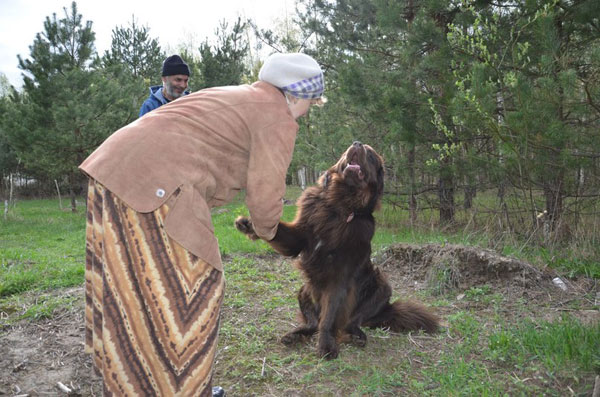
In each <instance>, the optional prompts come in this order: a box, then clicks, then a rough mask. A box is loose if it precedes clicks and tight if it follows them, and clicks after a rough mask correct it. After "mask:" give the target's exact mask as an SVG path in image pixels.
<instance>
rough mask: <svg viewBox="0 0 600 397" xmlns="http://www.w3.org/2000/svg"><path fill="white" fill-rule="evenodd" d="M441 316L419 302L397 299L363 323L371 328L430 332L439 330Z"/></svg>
mask: <svg viewBox="0 0 600 397" xmlns="http://www.w3.org/2000/svg"><path fill="white" fill-rule="evenodd" d="M439 324H440V320H439V318H438V317H437V316H436V315H435V314H433V313H432V312H431V311H430V310H429V309H428V308H426V307H425V306H423V305H422V304H420V303H417V302H411V301H399V300H397V301H395V302H394V303H387V304H386V305H385V306H384V307H383V308H382V309H381V311H380V312H379V313H377V314H376V315H375V316H373V317H372V318H370V319H369V320H368V321H366V322H365V323H364V324H363V325H365V326H367V327H371V328H389V329H390V331H392V332H404V331H417V330H420V329H423V330H425V331H427V332H429V333H434V332H436V331H437V330H438V327H439Z"/></svg>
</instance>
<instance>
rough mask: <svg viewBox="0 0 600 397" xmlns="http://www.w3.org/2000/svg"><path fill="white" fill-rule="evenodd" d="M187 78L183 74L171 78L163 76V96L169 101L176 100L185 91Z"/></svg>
mask: <svg viewBox="0 0 600 397" xmlns="http://www.w3.org/2000/svg"><path fill="white" fill-rule="evenodd" d="M188 79H189V77H188V76H186V75H185V74H175V75H173V76H163V78H162V81H163V87H164V89H165V94H166V95H165V96H166V97H167V99H169V100H173V99H177V98H179V97H180V96H182V95H183V93H184V91H185V90H186V89H187V86H188Z"/></svg>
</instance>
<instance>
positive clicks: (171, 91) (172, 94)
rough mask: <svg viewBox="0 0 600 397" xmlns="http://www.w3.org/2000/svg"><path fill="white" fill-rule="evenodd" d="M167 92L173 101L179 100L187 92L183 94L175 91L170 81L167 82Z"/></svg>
mask: <svg viewBox="0 0 600 397" xmlns="http://www.w3.org/2000/svg"><path fill="white" fill-rule="evenodd" d="M165 90H166V91H167V95H169V96H170V97H171V98H173V99H177V98H179V97H180V96H182V95H183V93H184V92H185V90H184V91H181V93H179V92H177V91H175V88H174V87H173V84H171V83H170V82H169V81H166V82H165Z"/></svg>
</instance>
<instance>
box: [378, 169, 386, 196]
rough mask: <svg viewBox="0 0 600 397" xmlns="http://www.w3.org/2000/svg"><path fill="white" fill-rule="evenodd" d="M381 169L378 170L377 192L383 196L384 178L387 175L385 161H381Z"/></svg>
mask: <svg viewBox="0 0 600 397" xmlns="http://www.w3.org/2000/svg"><path fill="white" fill-rule="evenodd" d="M380 164H381V165H380V166H379V169H378V170H377V194H378V195H379V196H381V195H382V194H383V179H384V177H385V171H384V169H383V163H380Z"/></svg>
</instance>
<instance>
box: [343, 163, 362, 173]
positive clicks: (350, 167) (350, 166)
mask: <svg viewBox="0 0 600 397" xmlns="http://www.w3.org/2000/svg"><path fill="white" fill-rule="evenodd" d="M346 169H347V170H348V171H354V172H359V171H360V165H358V164H348V165H347V166H346Z"/></svg>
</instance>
